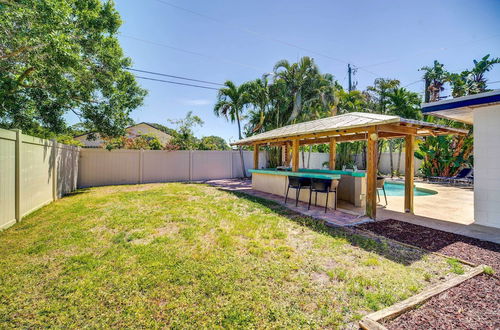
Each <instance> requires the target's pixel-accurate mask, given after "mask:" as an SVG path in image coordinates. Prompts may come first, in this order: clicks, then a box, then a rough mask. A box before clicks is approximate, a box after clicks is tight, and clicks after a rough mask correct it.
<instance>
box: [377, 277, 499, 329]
mask: <svg viewBox="0 0 500 330" xmlns="http://www.w3.org/2000/svg"><path fill="white" fill-rule="evenodd" d="M499 306H500V280H498V279H497V278H495V277H492V276H488V275H485V274H482V275H478V276H475V277H473V278H471V279H470V280H467V281H465V282H463V283H461V284H459V285H458V286H456V287H453V288H451V289H449V290H447V291H445V292H443V293H441V294H439V295H437V296H434V297H432V298H431V299H429V300H428V301H427V302H425V303H424V304H423V305H422V306H420V308H417V309H413V310H410V311H408V312H406V313H404V314H403V315H401V316H399V317H397V318H396V319H394V320H392V321H389V322H388V323H386V324H384V325H385V326H386V327H387V328H389V329H426V330H427V329H500V316H499V315H500V307H499Z"/></svg>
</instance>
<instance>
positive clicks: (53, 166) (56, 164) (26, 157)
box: [0, 129, 79, 229]
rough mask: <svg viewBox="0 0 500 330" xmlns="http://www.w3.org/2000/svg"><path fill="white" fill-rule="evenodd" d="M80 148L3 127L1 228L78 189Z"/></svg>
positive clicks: (0, 148) (0, 135) (0, 143)
mask: <svg viewBox="0 0 500 330" xmlns="http://www.w3.org/2000/svg"><path fill="white" fill-rule="evenodd" d="M78 153H79V148H76V147H72V146H67V145H64V144H60V143H55V142H53V141H49V140H43V139H39V138H35V137H32V136H29V135H24V134H19V133H17V132H15V131H10V130H4V129H0V229H5V228H7V227H9V226H11V225H13V224H14V223H15V222H16V221H20V220H21V218H22V217H23V216H25V215H27V214H29V213H31V212H32V211H34V210H36V209H38V208H40V207H41V206H43V205H45V204H48V203H50V202H52V201H54V200H56V199H57V198H59V197H61V196H62V195H64V194H66V193H68V192H71V191H73V190H74V189H76V176H77V173H78Z"/></svg>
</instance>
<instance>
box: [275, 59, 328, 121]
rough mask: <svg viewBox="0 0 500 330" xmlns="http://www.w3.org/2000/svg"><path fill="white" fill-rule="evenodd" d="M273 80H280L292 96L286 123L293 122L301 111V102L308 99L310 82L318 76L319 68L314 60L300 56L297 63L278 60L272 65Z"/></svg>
mask: <svg viewBox="0 0 500 330" xmlns="http://www.w3.org/2000/svg"><path fill="white" fill-rule="evenodd" d="M274 74H275V80H282V81H283V82H284V83H285V85H286V87H287V90H288V93H289V96H290V97H291V98H292V100H293V103H292V104H291V106H292V107H291V109H289V110H291V111H290V116H289V118H288V120H287V122H288V123H290V122H293V121H294V120H295V119H296V118H297V117H298V116H299V115H300V114H301V112H302V106H303V102H304V101H306V100H308V97H309V93H310V91H311V89H310V87H311V85H312V82H313V81H314V80H315V79H317V78H318V75H319V69H318V67H317V66H316V64H315V63H314V60H313V59H312V58H310V57H308V56H304V57H302V58H301V59H300V60H299V62H298V63H293V64H290V62H288V61H287V60H281V61H278V63H276V64H275V65H274Z"/></svg>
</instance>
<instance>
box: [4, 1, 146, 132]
mask: <svg viewBox="0 0 500 330" xmlns="http://www.w3.org/2000/svg"><path fill="white" fill-rule="evenodd" d="M0 17H1V19H0V100H1V101H0V125H1V126H3V127H6V128H21V129H23V130H25V131H27V132H28V133H34V134H38V135H44V133H47V132H49V131H51V132H55V133H63V132H66V129H67V125H66V123H65V120H64V115H65V114H66V113H67V112H69V111H72V112H74V113H75V114H76V115H77V116H78V117H79V118H80V119H81V121H82V122H83V123H84V124H85V126H86V129H87V130H94V131H98V132H99V133H100V134H102V135H103V136H118V135H120V134H121V133H123V131H124V128H125V127H126V126H127V125H128V124H129V123H130V118H129V114H130V112H131V111H132V110H133V109H135V108H137V107H138V106H140V105H141V104H142V101H143V98H144V96H145V95H146V92H145V90H143V89H141V88H140V87H139V86H138V85H137V83H136V81H135V79H134V76H133V75H132V74H130V73H129V72H127V71H126V70H125V69H124V67H127V66H130V65H131V61H130V59H129V58H127V57H125V56H124V54H123V51H122V49H121V47H120V45H119V42H118V39H117V37H116V35H117V32H118V28H119V27H120V25H121V19H120V16H119V14H118V12H117V11H116V9H115V7H114V4H113V2H112V1H101V0H38V1H30V0H17V1H2V3H1V4H0Z"/></svg>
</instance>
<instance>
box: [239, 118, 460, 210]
mask: <svg viewBox="0 0 500 330" xmlns="http://www.w3.org/2000/svg"><path fill="white" fill-rule="evenodd" d="M467 132H468V131H467V130H463V129H457V128H451V127H447V126H442V125H437V124H433V123H428V122H424V121H417V120H411V119H405V118H401V117H398V116H388V115H379V114H372V113H364V112H354V113H348V114H344V115H339V116H334V117H328V118H323V119H318V120H313V121H308V122H304V123H299V124H293V125H288V126H284V127H281V128H277V129H274V130H271V131H268V132H264V133H261V134H257V135H253V136H250V137H248V138H245V139H242V140H239V141H236V142H234V143H232V144H231V145H243V146H253V147H254V168H258V164H259V148H260V147H261V146H271V145H272V146H282V147H284V148H285V157H288V154H289V153H288V151H287V150H289V149H290V148H291V150H292V153H291V154H292V159H291V161H292V171H294V172H298V171H299V147H300V146H301V145H311V144H324V143H328V144H329V145H330V155H329V168H330V169H332V170H334V169H335V157H336V145H337V143H339V142H351V141H363V140H366V141H367V158H366V163H367V165H366V167H367V168H366V182H367V189H366V215H367V216H369V217H370V218H372V219H375V218H376V212H377V198H376V189H377V156H378V153H377V141H378V140H380V139H395V138H404V139H405V148H406V152H405V202H404V206H405V212H409V213H413V198H414V196H413V185H414V184H413V182H414V171H415V168H414V146H415V137H418V136H438V135H449V134H461V135H464V134H467ZM285 163H287V164H288V159H285Z"/></svg>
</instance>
